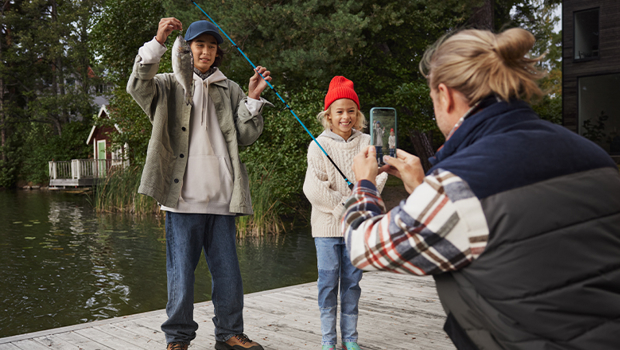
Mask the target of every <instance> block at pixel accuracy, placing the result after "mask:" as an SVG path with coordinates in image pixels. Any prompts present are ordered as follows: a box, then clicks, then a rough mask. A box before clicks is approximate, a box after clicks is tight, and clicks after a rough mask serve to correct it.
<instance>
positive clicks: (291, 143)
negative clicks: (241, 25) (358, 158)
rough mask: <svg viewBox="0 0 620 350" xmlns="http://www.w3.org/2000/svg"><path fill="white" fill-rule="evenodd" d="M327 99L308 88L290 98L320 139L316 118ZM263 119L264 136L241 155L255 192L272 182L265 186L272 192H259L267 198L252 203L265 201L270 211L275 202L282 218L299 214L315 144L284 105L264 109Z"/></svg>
mask: <svg viewBox="0 0 620 350" xmlns="http://www.w3.org/2000/svg"><path fill="white" fill-rule="evenodd" d="M265 95H266V97H267V98H268V99H270V100H271V101H274V100H275V99H277V97H275V96H273V93H267V94H265ZM269 95H271V96H269ZM324 97H325V92H323V91H321V90H316V89H311V88H309V87H307V88H305V89H303V90H301V91H300V92H298V93H296V94H295V95H292V96H290V97H289V98H288V99H289V101H288V102H289V105H290V106H291V107H292V108H293V110H294V111H295V114H297V116H298V117H299V119H300V120H301V121H302V122H303V123H304V124H305V125H306V127H308V128H309V130H310V132H311V133H312V134H313V135H317V136H318V134H320V133H321V132H322V131H323V127H322V125H321V124H320V123H319V122H318V120H317V119H316V115H317V114H318V113H319V112H320V111H322V110H323V107H322V105H323V103H322V102H323V99H324ZM263 117H264V120H265V128H264V131H263V134H262V135H261V137H260V138H259V139H258V140H257V141H256V142H255V143H254V144H253V145H252V146H250V147H247V148H246V149H245V150H243V151H242V152H241V154H240V156H241V160H242V161H243V162H244V163H245V164H246V166H247V168H248V172H249V173H250V174H252V175H251V176H252V179H253V182H251V187H252V190H253V191H256V190H258V187H264V186H266V183H268V182H269V183H270V185H268V186H266V187H268V188H269V191H264V190H263V189H260V190H259V191H260V193H261V195H263V196H265V198H260V199H259V198H255V197H252V201H253V202H257V201H263V202H266V204H265V207H267V208H269V207H271V206H272V204H273V203H276V204H275V206H274V208H273V210H275V211H276V212H277V213H278V214H279V215H289V216H290V215H293V214H300V213H299V212H298V211H299V209H300V208H301V207H303V206H302V205H300V204H302V203H307V202H306V200H305V197H304V196H303V195H302V187H303V181H304V177H305V174H306V166H307V161H306V155H307V150H308V146H309V144H310V142H313V141H312V138H311V137H310V136H309V135H308V134H307V133H306V132H305V131H304V130H303V128H302V127H301V126H300V124H299V122H298V121H297V119H296V118H295V117H294V116H293V115H292V113H290V112H289V111H288V110H287V109H284V108H282V105H280V108H264V109H263ZM267 197H268V198H269V199H267ZM255 210H256V207H255ZM301 215H303V213H301Z"/></svg>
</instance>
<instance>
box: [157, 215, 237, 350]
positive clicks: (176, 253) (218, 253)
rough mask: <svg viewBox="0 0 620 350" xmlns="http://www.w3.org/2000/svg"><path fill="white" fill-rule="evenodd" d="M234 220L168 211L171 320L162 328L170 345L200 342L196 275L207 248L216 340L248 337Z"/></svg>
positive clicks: (167, 266)
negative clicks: (243, 335) (195, 307)
mask: <svg viewBox="0 0 620 350" xmlns="http://www.w3.org/2000/svg"><path fill="white" fill-rule="evenodd" d="M235 239H236V232H235V217H234V216H226V215H210V214H182V213H171V212H166V272H167V274H168V304H167V305H166V313H167V314H168V320H167V321H166V322H164V323H163V324H162V326H161V329H162V331H164V333H165V334H166V342H167V343H171V342H185V343H189V342H190V341H192V340H193V339H194V338H196V330H197V329H198V324H197V323H196V322H195V321H194V271H195V270H196V266H197V265H198V261H199V260H200V253H201V252H202V250H203V249H204V252H205V256H206V259H207V264H208V265H209V271H210V272H211V276H212V277H211V281H212V284H211V285H212V293H211V297H212V302H213V307H214V310H215V317H213V323H214V324H215V339H216V340H218V341H226V340H228V339H229V338H230V337H232V336H233V335H235V334H240V333H243V285H242V282H241V271H240V269H239V260H238V259H237V246H236V240H235Z"/></svg>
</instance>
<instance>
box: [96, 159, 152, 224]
mask: <svg viewBox="0 0 620 350" xmlns="http://www.w3.org/2000/svg"><path fill="white" fill-rule="evenodd" d="M141 174H142V167H140V166H132V167H128V168H122V167H118V168H111V169H110V170H109V171H108V174H107V176H106V177H105V178H104V179H100V180H99V181H98V182H97V185H96V186H95V187H94V190H95V191H94V194H93V198H92V204H93V206H94V207H95V209H96V210H97V211H98V212H125V213H132V214H152V213H159V206H158V205H157V202H156V201H155V200H154V199H153V198H151V197H148V196H144V195H141V194H138V187H139V186H140V177H141Z"/></svg>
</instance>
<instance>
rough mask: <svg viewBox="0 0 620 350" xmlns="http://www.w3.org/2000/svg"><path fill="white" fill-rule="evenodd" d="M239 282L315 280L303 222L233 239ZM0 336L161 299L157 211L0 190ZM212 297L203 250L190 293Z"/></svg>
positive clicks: (159, 305)
mask: <svg viewBox="0 0 620 350" xmlns="http://www.w3.org/2000/svg"><path fill="white" fill-rule="evenodd" d="M237 252H238V255H239V261H240V265H241V273H242V277H243V284H244V292H245V293H251V292H257V291H262V290H268V289H273V288H279V287H284V286H289V285H295V284H300V283H306V282H311V281H316V279H317V269H316V253H315V248H314V242H313V240H312V237H311V234H310V230H309V229H306V228H304V229H297V230H295V231H294V232H288V233H286V234H282V235H279V236H267V237H264V238H261V239H257V238H255V239H244V240H241V241H239V242H238V243H237ZM0 264H1V266H2V269H1V270H0V280H1V281H2V288H0V301H1V306H0V308H1V310H2V312H1V313H0V337H6V336H11V335H16V334H22V333H28V332H34V331H39V330H44V329H49V328H56V327H61V326H68V325H73V324H77V323H83V322H89V321H94V320H101V319H105V318H110V317H116V316H123V315H129V314H135V313H140V312H146V311H151V310H157V309H163V308H165V307H166V299H167V295H166V246H165V232H164V220H163V219H158V218H156V217H154V216H153V217H151V216H149V217H141V218H138V217H134V216H129V215H120V214H96V213H95V212H94V211H93V209H92V207H91V205H90V204H89V202H88V199H87V197H86V196H84V195H80V194H71V193H66V192H57V191H49V192H48V191H21V190H20V191H0ZM210 299H211V276H210V274H209V270H208V268H207V264H206V262H205V261H204V258H203V259H202V260H201V262H200V264H199V265H198V269H197V271H196V286H195V301H196V302H200V301H207V300H210Z"/></svg>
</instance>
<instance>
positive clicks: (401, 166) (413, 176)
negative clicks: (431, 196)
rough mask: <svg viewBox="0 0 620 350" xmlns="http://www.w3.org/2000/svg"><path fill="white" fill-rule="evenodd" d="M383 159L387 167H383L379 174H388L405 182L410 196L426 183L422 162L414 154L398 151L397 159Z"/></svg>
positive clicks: (388, 157) (387, 157) (386, 157)
mask: <svg viewBox="0 0 620 350" xmlns="http://www.w3.org/2000/svg"><path fill="white" fill-rule="evenodd" d="M383 159H384V161H385V162H386V163H387V165H384V166H382V167H381V169H379V173H383V172H386V173H388V174H391V175H394V176H396V177H398V178H400V179H401V180H403V184H404V185H405V190H407V192H408V193H409V194H411V192H413V190H415V188H416V187H418V186H419V185H420V184H421V183H422V181H424V168H422V162H420V158H418V157H416V156H414V155H413V154H409V153H407V152H405V151H403V150H401V149H397V150H396V158H393V157H390V156H385V157H383Z"/></svg>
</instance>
